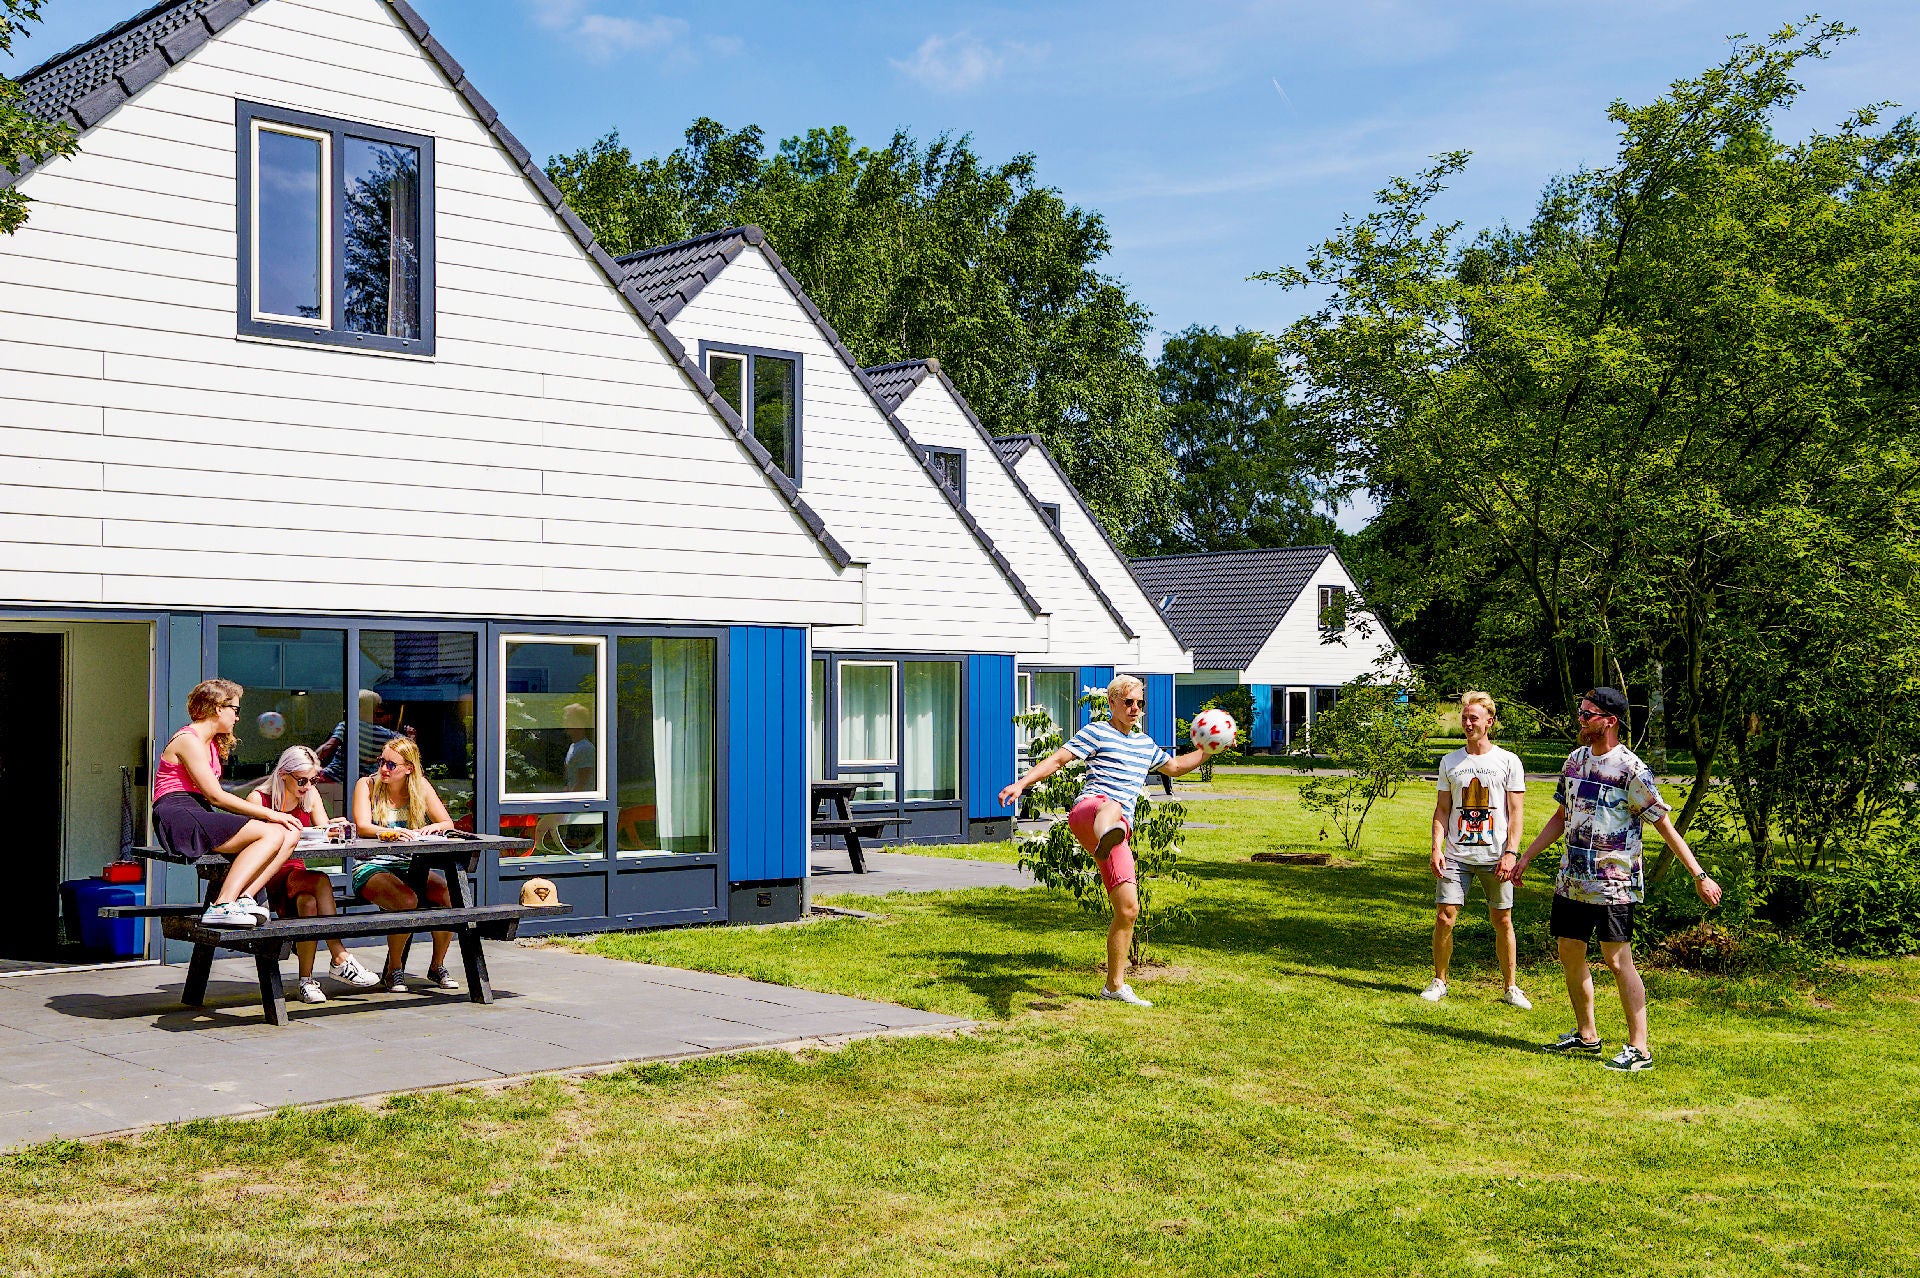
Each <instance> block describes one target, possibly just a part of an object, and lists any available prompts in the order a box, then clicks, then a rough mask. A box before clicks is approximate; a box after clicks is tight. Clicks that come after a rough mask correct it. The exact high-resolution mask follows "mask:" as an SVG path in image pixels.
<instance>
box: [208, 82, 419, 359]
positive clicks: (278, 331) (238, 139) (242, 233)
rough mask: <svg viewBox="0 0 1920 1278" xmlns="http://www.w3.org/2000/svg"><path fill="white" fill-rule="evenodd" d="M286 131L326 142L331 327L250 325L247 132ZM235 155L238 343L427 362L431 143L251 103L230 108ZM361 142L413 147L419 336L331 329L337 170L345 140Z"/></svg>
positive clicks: (339, 293) (340, 272) (336, 312)
mask: <svg viewBox="0 0 1920 1278" xmlns="http://www.w3.org/2000/svg"><path fill="white" fill-rule="evenodd" d="M256 120H257V121H261V122H263V123H267V124H288V125H292V126H293V127H295V128H298V129H307V130H310V131H312V132H314V133H326V134H329V135H330V136H331V137H332V141H331V143H329V145H330V147H331V148H332V151H331V154H330V155H329V157H328V166H327V167H328V178H329V188H330V189H329V190H328V193H327V200H328V218H327V220H328V226H327V236H328V244H329V246H330V247H329V253H330V258H331V260H330V262H329V277H328V280H327V288H328V290H329V294H328V299H327V310H328V314H329V316H330V318H331V320H332V323H333V325H334V326H335V327H328V328H321V327H319V326H318V325H309V324H288V323H281V322H278V321H273V320H262V319H256V318H254V314H253V250H254V245H253V126H254V122H255V121H256ZM234 130H235V134H234V137H235V146H234V150H235V152H236V154H237V156H238V165H239V167H238V170H237V182H238V185H237V198H236V199H235V201H234V204H235V206H236V213H237V216H238V223H237V230H238V233H239V253H238V255H237V260H236V262H235V267H236V269H237V272H238V277H239V305H238V307H237V309H236V312H235V319H236V320H237V321H238V325H239V332H240V334H241V335H242V336H244V337H265V338H273V339H277V340H279V341H288V342H302V343H309V344H312V345H316V346H340V347H345V348H348V349H351V350H367V351H386V352H391V353H394V354H402V355H432V354H434V353H435V350H436V346H437V340H438V339H437V330H436V326H435V322H434V313H435V292H436V288H435V286H436V270H435V253H434V245H435V242H436V240H437V239H438V231H437V228H436V226H435V218H434V187H435V182H434V163H433V139H432V138H430V137H423V136H421V135H419V134H416V133H402V132H400V131H399V130H397V129H387V128H381V127H380V126H378V125H373V124H355V123H352V122H351V121H347V120H337V119H334V118H332V117H330V116H323V115H313V114H311V113H309V112H306V111H289V110H286V109H284V108H281V107H271V106H263V105H261V104H260V103H257V102H245V101H240V102H236V103H235V104H234ZM349 137H355V138H364V139H366V140H368V141H372V142H389V143H392V144H393V145H395V146H410V147H417V148H418V149H419V151H420V228H421V236H420V241H421V242H420V336H419V337H417V338H413V337H388V336H386V335H385V334H383V333H355V332H352V331H350V330H347V329H343V328H339V327H337V326H338V325H339V324H340V323H342V322H343V315H344V311H345V306H344V302H345V299H346V291H347V266H346V254H345V252H344V249H345V244H346V228H345V223H344V222H343V221H342V219H341V216H340V211H341V209H342V208H344V207H345V204H346V189H347V186H346V183H347V179H346V172H345V170H344V168H343V167H342V165H341V158H342V155H343V152H344V150H345V139H347V138H349Z"/></svg>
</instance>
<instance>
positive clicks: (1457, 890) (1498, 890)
mask: <svg viewBox="0 0 1920 1278" xmlns="http://www.w3.org/2000/svg"><path fill="white" fill-rule="evenodd" d="M1474 879H1479V880H1480V890H1481V891H1482V892H1485V893H1486V894H1487V904H1488V905H1489V906H1491V907H1492V908H1494V909H1496V910H1511V909H1512V908H1513V884H1511V883H1509V882H1507V881H1506V880H1505V879H1503V878H1501V877H1500V876H1499V875H1498V874H1497V873H1495V872H1494V867H1492V866H1491V865H1463V864H1461V863H1460V862H1459V861H1455V860H1453V859H1451V858H1449V859H1448V860H1447V873H1446V877H1444V878H1440V879H1436V880H1434V885H1433V903H1434V904H1435V905H1465V904H1466V903H1467V889H1468V888H1469V887H1470V886H1472V880H1474Z"/></svg>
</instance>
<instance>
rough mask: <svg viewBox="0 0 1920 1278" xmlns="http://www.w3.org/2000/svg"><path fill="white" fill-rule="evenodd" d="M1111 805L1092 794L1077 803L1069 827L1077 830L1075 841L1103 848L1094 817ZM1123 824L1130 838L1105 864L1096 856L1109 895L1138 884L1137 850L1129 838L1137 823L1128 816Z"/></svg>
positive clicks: (1116, 849)
mask: <svg viewBox="0 0 1920 1278" xmlns="http://www.w3.org/2000/svg"><path fill="white" fill-rule="evenodd" d="M1110 802H1112V800H1110V799H1108V798H1107V796H1106V795H1104V794H1089V795H1087V796H1086V797H1085V798H1083V799H1081V800H1080V801H1079V802H1078V803H1076V804H1074V805H1073V810H1072V811H1071V812H1069V813H1067V828H1068V829H1069V830H1072V831H1073V837H1074V838H1076V839H1078V840H1080V846H1081V847H1084V848H1095V847H1098V846H1099V844H1100V838H1099V836H1098V835H1096V834H1095V833H1094V832H1093V818H1094V817H1095V816H1096V815H1097V814H1098V813H1099V811H1100V807H1101V805H1102V804H1104V803H1110ZM1120 823H1121V825H1122V826H1124V827H1125V828H1126V831H1127V838H1126V839H1122V840H1120V844H1119V846H1118V847H1116V848H1114V850H1113V851H1111V852H1109V853H1108V854H1107V859H1106V860H1104V861H1102V860H1100V859H1099V858H1098V857H1095V858H1094V862H1093V863H1094V864H1095V865H1097V866H1099V867H1100V881H1101V882H1102V883H1104V884H1106V885H1107V891H1109V892H1111V891H1113V890H1114V889H1115V888H1117V887H1119V886H1120V885H1121V884H1122V883H1134V882H1137V881H1138V876H1137V875H1136V874H1135V873H1134V869H1133V849H1132V848H1131V847H1129V846H1128V843H1127V839H1131V838H1132V837H1133V823H1132V822H1131V821H1128V820H1127V819H1126V818H1125V817H1121V818H1120Z"/></svg>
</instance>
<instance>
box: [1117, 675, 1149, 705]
mask: <svg viewBox="0 0 1920 1278" xmlns="http://www.w3.org/2000/svg"><path fill="white" fill-rule="evenodd" d="M1128 688H1138V689H1140V695H1141V696H1143V697H1144V696H1146V695H1147V685H1146V683H1145V682H1143V681H1142V680H1140V679H1138V678H1136V677H1135V676H1133V675H1115V676H1114V678H1113V682H1112V683H1110V684H1108V685H1107V705H1108V706H1109V707H1111V706H1112V705H1113V703H1114V702H1116V701H1118V700H1120V698H1122V697H1124V696H1126V695H1127V689H1128Z"/></svg>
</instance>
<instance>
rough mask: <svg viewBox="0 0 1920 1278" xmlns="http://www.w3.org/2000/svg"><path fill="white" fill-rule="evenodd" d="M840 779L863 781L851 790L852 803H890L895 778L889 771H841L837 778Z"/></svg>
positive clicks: (892, 798)
mask: <svg viewBox="0 0 1920 1278" xmlns="http://www.w3.org/2000/svg"><path fill="white" fill-rule="evenodd" d="M837 779H838V780H841V781H864V782H866V784H865V785H863V786H861V787H860V788H859V789H858V790H855V791H854V792H853V797H852V799H851V800H850V802H853V803H892V802H893V800H894V795H895V790H894V782H895V781H896V780H897V778H896V777H895V776H894V774H893V773H891V772H842V773H841V774H840V776H839V777H838V778H837Z"/></svg>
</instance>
